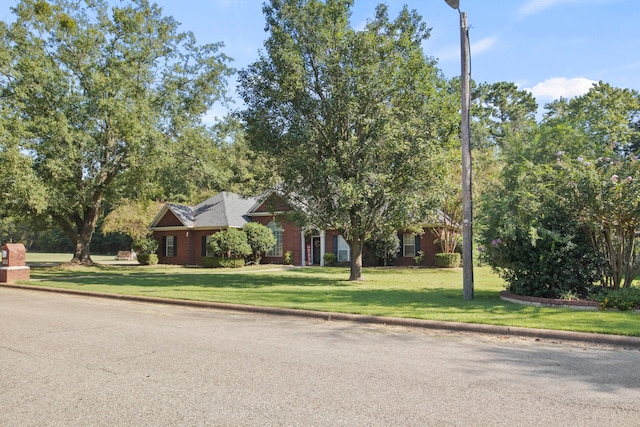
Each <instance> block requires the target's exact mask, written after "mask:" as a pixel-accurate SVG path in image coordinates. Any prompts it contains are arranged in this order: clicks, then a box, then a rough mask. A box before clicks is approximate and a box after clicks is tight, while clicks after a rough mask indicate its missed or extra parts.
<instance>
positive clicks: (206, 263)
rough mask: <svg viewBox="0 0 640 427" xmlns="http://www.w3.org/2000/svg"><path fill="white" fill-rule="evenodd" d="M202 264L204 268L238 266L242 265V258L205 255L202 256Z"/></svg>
mask: <svg viewBox="0 0 640 427" xmlns="http://www.w3.org/2000/svg"><path fill="white" fill-rule="evenodd" d="M202 266H203V267H205V268H240V267H244V259H242V258H223V257H215V256H206V257H202Z"/></svg>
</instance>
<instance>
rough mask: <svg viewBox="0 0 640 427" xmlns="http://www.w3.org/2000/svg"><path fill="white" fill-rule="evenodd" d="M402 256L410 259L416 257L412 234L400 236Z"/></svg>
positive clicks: (414, 240) (414, 239)
mask: <svg viewBox="0 0 640 427" xmlns="http://www.w3.org/2000/svg"><path fill="white" fill-rule="evenodd" d="M402 254H403V256H405V257H411V258H413V257H414V256H416V238H415V236H414V235H413V234H404V235H403V236H402Z"/></svg>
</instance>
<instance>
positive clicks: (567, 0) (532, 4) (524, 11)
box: [518, 0, 620, 18]
mask: <svg viewBox="0 0 640 427" xmlns="http://www.w3.org/2000/svg"><path fill="white" fill-rule="evenodd" d="M619 1H620V0H529V1H527V2H526V3H524V4H523V5H522V6H520V7H519V8H518V15H519V16H520V17H521V18H526V17H527V16H530V15H534V14H536V13H538V12H542V11H543V10H547V9H551V8H552V7H555V6H559V5H562V4H577V5H581V6H582V5H585V4H608V3H617V2H619Z"/></svg>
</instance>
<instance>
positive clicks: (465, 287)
mask: <svg viewBox="0 0 640 427" xmlns="http://www.w3.org/2000/svg"><path fill="white" fill-rule="evenodd" d="M445 2H446V3H447V4H448V5H449V6H451V7H452V8H454V9H456V10H457V11H458V13H459V14H460V56H461V73H460V92H461V94H462V109H461V115H462V123H461V131H460V136H461V148H462V294H463V297H464V299H465V300H472V299H473V202H472V197H471V131H470V126H469V116H470V113H469V110H470V107H471V89H470V81H471V67H470V53H469V26H468V25H467V14H466V13H465V12H461V11H460V8H459V6H460V2H459V0H445Z"/></svg>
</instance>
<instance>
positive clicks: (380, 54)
mask: <svg viewBox="0 0 640 427" xmlns="http://www.w3.org/2000/svg"><path fill="white" fill-rule="evenodd" d="M352 4H353V2H352V1H349V0H327V1H318V0H308V1H299V0H272V1H270V2H269V3H267V4H266V5H265V6H264V8H263V10H264V13H265V16H266V20H267V30H268V32H269V38H268V39H267V41H266V42H265V49H266V51H265V52H264V53H263V54H261V56H260V58H259V60H258V61H256V62H255V63H253V64H252V65H251V66H250V67H249V68H248V69H246V70H243V71H241V72H240V82H241V90H240V92H241V95H242V97H243V99H244V101H245V103H246V105H247V109H246V110H245V111H244V112H243V115H242V117H243V118H244V120H245V122H246V125H247V138H248V141H249V143H250V146H251V147H252V148H254V149H255V150H257V151H260V152H263V153H266V154H268V155H270V156H271V158H272V159H273V161H274V163H275V165H276V168H277V172H278V173H279V175H280V177H281V178H282V183H281V187H280V189H281V191H282V193H283V194H284V195H285V197H286V198H287V199H288V200H289V201H290V202H291V203H292V205H293V206H295V207H296V208H298V210H299V212H300V213H301V214H302V215H303V217H304V219H305V222H306V223H307V224H313V225H314V226H316V227H318V228H322V229H335V230H338V231H339V232H340V233H341V234H342V236H343V237H344V238H345V240H346V241H347V243H348V244H349V246H350V249H351V275H350V279H351V280H359V279H361V275H362V248H363V244H364V242H365V241H367V240H369V239H371V238H372V236H373V234H374V232H375V231H376V229H377V228H378V227H380V226H381V224H386V225H388V226H390V227H392V228H395V229H402V228H404V227H408V226H409V225H410V224H416V223H418V222H420V221H421V220H422V219H423V218H425V215H426V212H427V209H428V208H431V207H432V206H433V205H432V204H431V203H430V202H432V200H431V199H430V196H431V195H433V192H430V191H429V190H434V188H435V187H436V186H437V183H438V182H439V179H440V177H441V176H442V173H441V170H440V169H439V168H440V165H441V163H440V152H441V151H442V146H443V145H444V144H445V142H444V141H442V135H443V134H445V135H447V137H450V136H451V135H450V133H447V132H445V131H443V129H448V131H449V132H451V131H452V129H451V127H447V124H448V123H444V120H443V119H442V117H443V112H442V110H443V106H444V105H445V104H447V100H448V99H449V98H448V96H449V97H451V96H452V95H451V94H450V91H449V86H448V82H446V81H445V80H444V79H443V78H442V76H441V73H440V71H439V70H438V69H437V68H436V66H435V61H434V60H433V59H431V58H429V57H427V56H426V55H425V54H424V52H423V50H422V47H421V45H422V42H423V41H424V40H425V39H426V38H428V36H429V32H430V30H429V29H428V28H427V27H426V25H425V24H424V23H423V22H422V19H421V17H420V16H419V15H417V14H416V13H415V12H414V11H410V10H408V9H407V8H406V7H405V8H404V9H403V10H402V11H401V12H400V14H399V16H398V17H397V18H396V19H395V20H391V19H390V18H389V16H388V10H387V7H386V6H385V5H379V6H378V7H377V8H376V14H375V18H374V19H372V20H370V21H369V22H368V23H367V25H366V26H365V27H364V28H363V29H362V30H354V29H353V28H352V27H351V26H350V22H349V18H350V14H351V7H352ZM451 99H452V101H451V102H450V103H449V104H447V105H448V106H449V107H451V106H453V105H456V104H455V103H456V101H455V100H456V98H455V97H453V98H451ZM445 111H447V109H445ZM453 111H454V112H455V111H456V110H453ZM454 117H455V116H454Z"/></svg>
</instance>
